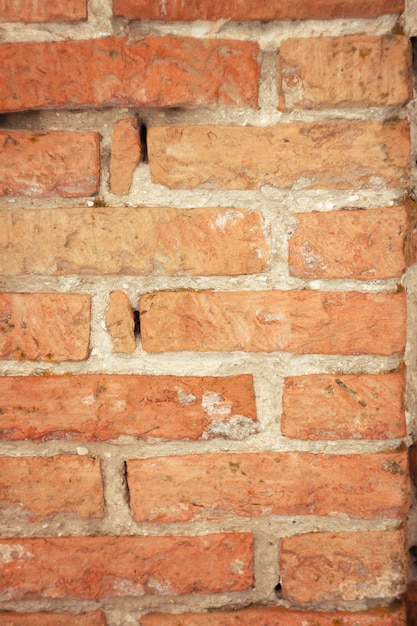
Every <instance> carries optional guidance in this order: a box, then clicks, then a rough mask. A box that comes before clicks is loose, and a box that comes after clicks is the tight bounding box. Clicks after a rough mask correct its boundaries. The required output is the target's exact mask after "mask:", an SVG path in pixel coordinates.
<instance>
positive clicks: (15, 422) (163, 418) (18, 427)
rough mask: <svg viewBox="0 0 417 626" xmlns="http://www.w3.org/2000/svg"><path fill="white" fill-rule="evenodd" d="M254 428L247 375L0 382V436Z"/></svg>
mask: <svg viewBox="0 0 417 626" xmlns="http://www.w3.org/2000/svg"><path fill="white" fill-rule="evenodd" d="M68 416H71V419H70V420H69V419H68ZM255 429H256V405H255V392H254V388H253V380H252V376H249V375H241V376H230V377H222V378H215V377H211V376H206V377H198V376H186V377H179V376H135V375H109V374H108V375H104V374H103V375H95V374H90V375H73V376H45V377H39V376H28V377H22V376H3V377H0V438H1V439H14V440H18V439H32V440H49V439H74V440H81V441H82V440H84V441H106V440H108V439H116V438H117V437H119V436H120V435H129V436H133V437H138V438H141V439H146V438H148V437H158V438H159V437H163V438H166V439H199V438H200V437H204V438H206V437H213V436H216V435H219V436H225V437H230V438H232V439H233V438H235V439H239V438H242V437H244V436H246V435H247V434H250V433H251V432H253V431H254V430H255Z"/></svg>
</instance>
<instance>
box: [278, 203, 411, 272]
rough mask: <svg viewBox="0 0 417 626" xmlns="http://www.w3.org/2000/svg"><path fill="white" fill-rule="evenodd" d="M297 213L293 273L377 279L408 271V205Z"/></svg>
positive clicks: (291, 258)
mask: <svg viewBox="0 0 417 626" xmlns="http://www.w3.org/2000/svg"><path fill="white" fill-rule="evenodd" d="M295 217H296V220H297V226H296V230H295V233H294V235H293V236H292V237H291V239H290V241H289V248H288V263H289V270H290V274H291V276H298V277H300V278H356V279H358V280H366V279H368V280H369V279H371V280H374V279H383V278H394V277H398V276H401V275H402V273H403V272H404V269H405V266H406V261H405V257H404V245H405V240H406V234H407V215H406V211H405V208H404V207H395V208H386V209H377V210H369V211H360V210H359V211H357V210H351V211H343V210H342V211H330V212H328V213H327V212H326V213H300V214H298V215H296V216H295Z"/></svg>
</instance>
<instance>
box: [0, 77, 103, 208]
mask: <svg viewBox="0 0 417 626" xmlns="http://www.w3.org/2000/svg"><path fill="white" fill-rule="evenodd" d="M61 73H63V72H62V69H61ZM0 80H1V79H0ZM0 98H1V96H0ZM99 143H100V142H99V135H98V133H75V132H65V131H49V132H45V131H35V132H29V131H23V130H2V131H0V196H33V197H45V196H53V195H58V196H62V197H64V198H78V197H80V196H91V195H93V194H94V193H96V191H97V190H98V185H99V179H100V154H99V152H100V148H99Z"/></svg>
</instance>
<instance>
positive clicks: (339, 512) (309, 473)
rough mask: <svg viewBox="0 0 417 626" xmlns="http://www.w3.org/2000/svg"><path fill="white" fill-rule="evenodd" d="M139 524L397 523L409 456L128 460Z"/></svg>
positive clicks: (301, 455)
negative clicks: (260, 519)
mask: <svg viewBox="0 0 417 626" xmlns="http://www.w3.org/2000/svg"><path fill="white" fill-rule="evenodd" d="M127 469H128V484H129V490H130V502H131V506H132V510H133V515H134V518H135V519H136V520H137V521H152V522H174V521H188V520H198V519H222V518H224V517H230V516H235V515H238V516H243V517H247V516H258V515H329V516H345V515H347V516H350V517H353V518H363V519H372V518H383V517H391V518H395V517H399V518H401V517H402V516H404V515H405V514H406V511H407V505H408V474H407V454H406V452H405V451H402V452H391V453H384V454H382V453H381V454H379V453H377V454H356V455H355V454H347V455H337V454H330V455H326V454H310V453H301V452H289V453H272V452H260V453H245V454H232V453H228V454H221V453H219V454H206V455H186V456H173V457H156V458H148V459H131V460H129V461H128V466H127Z"/></svg>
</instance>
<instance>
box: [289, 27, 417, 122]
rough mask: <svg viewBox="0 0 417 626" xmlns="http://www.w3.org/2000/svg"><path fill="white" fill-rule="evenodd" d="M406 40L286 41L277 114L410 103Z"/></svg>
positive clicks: (366, 37)
mask: <svg viewBox="0 0 417 626" xmlns="http://www.w3.org/2000/svg"><path fill="white" fill-rule="evenodd" d="M411 65H412V61H411V49H410V42H409V40H408V38H407V37H403V36H401V35H397V36H392V35H386V36H385V37H377V36H374V35H352V36H348V37H312V38H306V39H287V40H286V41H284V42H283V43H282V45H281V48H280V55H279V69H280V74H279V76H280V80H279V92H280V93H279V102H280V108H282V109H286V110H291V109H293V108H294V109H317V108H318V109H324V108H332V107H334V108H345V107H371V106H394V105H400V104H404V103H405V102H407V101H408V100H409V99H410V98H411V97H412V83H411Z"/></svg>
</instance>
